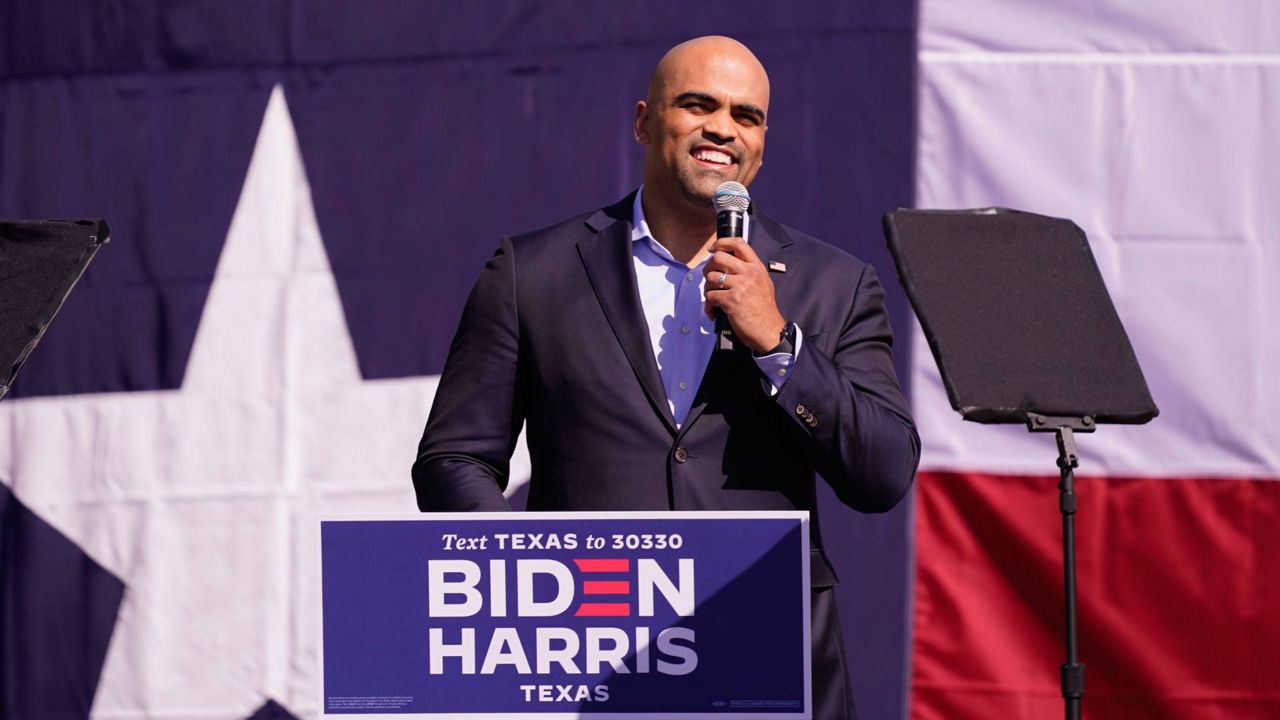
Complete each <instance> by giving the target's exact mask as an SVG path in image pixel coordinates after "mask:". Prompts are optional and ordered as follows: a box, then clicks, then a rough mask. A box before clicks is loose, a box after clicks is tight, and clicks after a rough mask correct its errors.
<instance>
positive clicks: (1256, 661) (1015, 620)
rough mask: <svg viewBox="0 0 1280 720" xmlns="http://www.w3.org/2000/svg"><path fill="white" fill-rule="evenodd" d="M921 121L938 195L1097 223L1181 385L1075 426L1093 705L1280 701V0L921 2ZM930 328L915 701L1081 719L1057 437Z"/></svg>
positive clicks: (1124, 292)
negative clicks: (1071, 710)
mask: <svg viewBox="0 0 1280 720" xmlns="http://www.w3.org/2000/svg"><path fill="white" fill-rule="evenodd" d="M919 128H920V130H919V141H918V148H919V165H918V174H917V184H916V188H917V197H916V200H917V203H918V204H919V205H920V206H922V207H941V208H947V207H986V206H992V205H1003V206H1008V207H1016V208H1020V209H1024V210H1030V211H1033V212H1039V213H1043V214H1046V215H1053V216H1057V217H1070V218H1072V219H1074V220H1075V221H1076V223H1077V224H1079V225H1080V226H1081V227H1082V228H1084V230H1085V232H1087V233H1088V235H1089V239H1090V242H1091V245H1092V248H1093V254H1094V256H1095V257H1096V258H1097V260H1098V264H1099V265H1100V266H1101V269H1102V272H1103V275H1104V277H1105V279H1106V281H1107V284H1108V286H1109V288H1110V290H1111V295H1112V298H1113V299H1114V300H1115V303H1116V305H1117V308H1118V310H1119V313H1120V317H1121V319H1122V320H1123V322H1124V323H1125V325H1126V327H1127V329H1128V332H1129V336H1130V338H1131V340H1132V342H1133V345H1134V349H1135V351H1136V352H1137V355H1138V359H1139V362H1141V364H1142V366H1143V368H1144V370H1145V373H1146V376H1147V382H1148V385H1149V386H1150V388H1151V392H1152V394H1153V396H1154V397H1155V400H1156V403H1157V404H1158V405H1159V406H1160V411H1161V414H1160V417H1158V418H1156V419H1155V420H1154V421H1153V422H1152V423H1151V424H1150V425H1147V426H1140V427H1102V428H1100V429H1099V430H1098V432H1097V433H1095V434H1092V435H1077V436H1076V439H1077V444H1078V445H1079V447H1080V451H1081V461H1080V462H1081V466H1080V470H1079V472H1080V475H1081V476H1083V477H1082V478H1081V479H1080V481H1079V483H1078V494H1079V497H1080V514H1079V515H1078V517H1077V523H1076V525H1077V546H1078V553H1079V555H1078V568H1079V583H1080V592H1079V601H1080V616H1079V617H1080V648H1081V649H1080V652H1081V657H1082V659H1083V661H1084V663H1085V665H1086V691H1085V700H1084V709H1085V716H1086V717H1089V718H1126V719H1129V718H1162V719H1167V718H1205V719H1214V720H1216V719H1219V718H1221V719H1224V720H1225V719H1227V718H1231V719H1232V720H1239V719H1248V718H1275V717H1280V684H1277V682H1276V681H1275V677H1274V670H1275V668H1276V662H1275V659H1274V648H1276V647H1277V646H1280V613H1277V608H1280V554H1278V553H1276V552H1275V550H1274V548H1275V547H1276V545H1277V543H1278V542H1280V483H1277V482H1276V480H1280V426H1277V425H1276V424H1275V423H1274V422H1271V421H1269V420H1267V418H1268V417H1269V416H1270V415H1271V414H1272V413H1273V412H1274V408H1275V406H1276V404H1277V402H1280V373H1277V371H1276V367H1277V363H1276V358H1277V357H1278V356H1280V322H1278V321H1277V319H1276V309H1277V308H1278V307H1280V283H1277V281H1276V278H1277V277H1280V230H1278V228H1280V204H1277V203H1276V201H1275V200H1276V198H1277V197H1280V170H1278V168H1280V142H1277V140H1276V138H1277V137H1278V134H1277V133H1278V132H1280V6H1278V5H1277V4H1276V3H1274V2H1268V1H1267V0H1236V1H1235V2H1230V3H1201V2H1192V1H1191V0H1176V1H1173V2H1146V3H1134V2H1126V1H1124V0H1075V1H1072V2H1066V1H1064V0H1060V1H1057V2H1051V1H1049V0H1035V1H1032V2H1025V1H1023V2H1017V1H1003V0H968V1H967V2H964V3H947V2H941V1H940V0H939V1H938V2H925V3H924V4H923V7H922V14H921V53H920V124H919ZM915 348H916V352H915V355H914V357H913V365H914V367H913V370H912V387H913V390H914V396H913V399H912V401H913V406H914V409H915V413H916V419H917V421H918V422H919V423H920V436H921V439H922V442H923V445H924V456H923V460H922V468H921V469H922V472H921V474H920V476H919V478H918V480H917V487H916V491H917V496H916V497H917V513H918V514H917V517H916V532H917V536H916V538H917V545H916V562H917V570H916V584H915V596H914V597H915V625H914V627H915V633H914V643H913V672H912V681H911V685H912V708H913V711H912V717H914V718H919V719H920V720H925V719H933V718H946V719H947V720H957V719H959V720H963V719H965V718H975V719H976V718H1054V717H1061V716H1062V710H1061V708H1062V700H1061V697H1060V692H1059V685H1058V665H1059V664H1060V663H1061V662H1062V661H1063V658H1064V650H1063V649H1062V648H1063V645H1062V609H1061V603H1062V601H1061V597H1062V580H1061V572H1062V571H1061V550H1060V547H1061V531H1060V529H1059V527H1060V525H1059V522H1060V521H1059V518H1058V513H1057V490H1056V484H1057V469H1056V467H1055V465H1054V461H1055V459H1056V456H1057V451H1056V448H1055V446H1054V441H1053V437H1052V436H1051V435H1034V436H1033V435H1030V434H1029V433H1027V432H1026V431H1025V430H1024V429H1023V428H1021V427H1004V428H994V427H986V426H979V425H974V424H970V423H962V422H960V421H959V418H958V415H957V414H956V413H955V412H953V411H951V409H950V408H949V406H948V404H947V400H946V395H945V391H944V389H943V387H942V383H941V380H940V379H939V377H938V375H937V370H936V367H935V365H934V363H933V360H932V358H931V357H930V355H929V351H928V347H927V346H926V344H925V343H924V340H923V336H922V335H919V334H917V335H916V341H915ZM1063 352H1071V338H1069V337H1064V338H1063Z"/></svg>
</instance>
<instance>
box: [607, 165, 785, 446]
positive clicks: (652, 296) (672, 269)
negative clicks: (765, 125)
mask: <svg viewBox="0 0 1280 720" xmlns="http://www.w3.org/2000/svg"><path fill="white" fill-rule="evenodd" d="M643 194H644V186H641V187H640V190H639V191H637V192H636V199H635V203H634V205H633V207H632V208H631V217H632V219H633V222H632V224H631V240H632V246H631V247H632V250H631V252H632V261H633V264H634V265H635V270H636V287H637V288H638V289H639V291H640V307H641V308H642V309H643V310H644V319H645V322H646V323H647V324H648V326H649V343H650V346H651V347H652V348H653V354H654V357H655V358H656V359H657V361H658V372H659V373H660V374H661V376H662V387H663V389H665V390H666V393H667V406H668V407H669V408H670V409H671V416H672V417H673V418H675V421H676V427H680V425H682V424H683V423H684V419H685V417H687V416H688V415H689V408H690V407H692V406H693V398H694V396H695V395H696V394H697V392H698V386H699V385H700V384H701V383H702V376H703V374H704V373H705V372H706V370H707V362H708V361H709V360H710V359H711V353H712V352H713V351H714V349H715V346H716V335H715V332H716V331H715V322H714V321H712V320H710V319H708V318H707V315H706V313H704V312H703V310H702V308H703V293H702V290H703V284H704V283H705V281H706V278H704V277H703V275H702V271H703V269H704V268H705V266H706V264H707V260H709V259H710V258H709V257H708V258H707V260H703V261H702V262H701V263H699V264H698V266H697V267H694V268H690V267H688V266H687V265H685V264H684V263H682V262H680V261H678V260H676V259H675V258H674V257H672V256H671V252H670V251H669V250H667V249H666V248H665V247H663V246H662V243H659V242H658V241H657V240H655V239H654V237H653V234H652V233H650V232H649V224H648V223H647V222H645V218H644V207H643V205H642V204H641V202H640V198H641V196H642V195H643ZM743 220H744V222H743V225H742V235H743V239H744V240H747V241H748V242H750V240H749V237H750V232H751V218H750V216H747V217H745V218H744V219H743ZM800 341H801V337H800V331H799V329H797V330H796V343H795V350H794V352H795V354H799V352H800ZM795 354H792V353H774V354H773V355H765V356H763V357H757V358H755V361H756V365H758V366H759V367H760V372H761V373H763V374H764V378H765V379H767V380H768V383H767V385H766V388H767V390H768V391H769V393H770V394H777V392H778V390H780V389H781V388H782V385H783V383H785V382H786V381H787V375H788V374H789V373H790V372H791V370H792V368H793V366H794V365H795Z"/></svg>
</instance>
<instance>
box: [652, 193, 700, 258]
mask: <svg viewBox="0 0 1280 720" xmlns="http://www.w3.org/2000/svg"><path fill="white" fill-rule="evenodd" d="M640 204H641V206H643V207H644V219H645V222H646V223H648V225H649V233H650V234H651V235H653V239H654V240H657V241H658V243H659V244H661V245H662V246H663V247H665V248H666V249H667V252H669V253H671V257H673V258H675V259H676V262H682V263H684V264H685V265H687V266H689V267H696V266H697V265H698V264H699V263H701V262H702V261H703V260H704V259H706V257H707V255H709V254H710V250H709V248H710V247H711V244H712V243H713V242H715V239H716V215H715V212H713V211H712V209H711V207H710V206H709V205H708V207H707V208H706V209H705V210H701V211H699V210H696V209H693V208H690V207H688V202H687V201H686V200H685V198H683V197H680V198H666V197H663V196H662V195H661V194H660V193H658V192H654V191H652V190H650V188H649V186H645V189H644V193H643V194H642V195H641V196H640Z"/></svg>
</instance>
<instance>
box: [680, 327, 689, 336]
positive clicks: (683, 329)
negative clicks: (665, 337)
mask: <svg viewBox="0 0 1280 720" xmlns="http://www.w3.org/2000/svg"><path fill="white" fill-rule="evenodd" d="M680 332H682V333H684V334H685V335H688V334H689V326H688V325H681V326H680Z"/></svg>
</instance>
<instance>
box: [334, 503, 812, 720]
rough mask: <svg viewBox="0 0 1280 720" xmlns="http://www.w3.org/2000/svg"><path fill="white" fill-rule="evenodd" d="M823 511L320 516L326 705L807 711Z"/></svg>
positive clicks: (703, 713) (790, 714)
mask: <svg viewBox="0 0 1280 720" xmlns="http://www.w3.org/2000/svg"><path fill="white" fill-rule="evenodd" d="M808 522H809V519H808V513H805V512H772V513H755V512H752V513H745V512H742V513H739V512H704V513H674V512H661V513H527V514H526V513H521V514H517V513H493V514H481V513H471V514H461V513H443V514H434V515H430V514H429V515H414V516H404V517H394V518H387V517H379V518H370V519H364V518H327V519H324V520H322V521H321V524H320V545H321V584H322V591H321V595H322V603H323V607H322V609H321V615H322V618H323V631H322V632H323V637H322V639H321V648H322V661H323V672H322V677H323V682H322V698H321V707H323V708H324V714H325V715H326V716H344V717H349V716H353V715H354V716H361V717H388V718H390V717H394V718H404V717H440V718H443V717H449V718H458V717H471V718H510V717H513V716H519V715H522V714H528V715H536V716H537V717H539V718H602V719H603V718H698V717H715V718H721V719H724V718H753V719H764V718H793V719H794V718H809V717H810V715H811V710H810V701H809V698H810V696H811V695H810V677H809V673H810V665H809V663H810V645H809V532H808Z"/></svg>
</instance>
